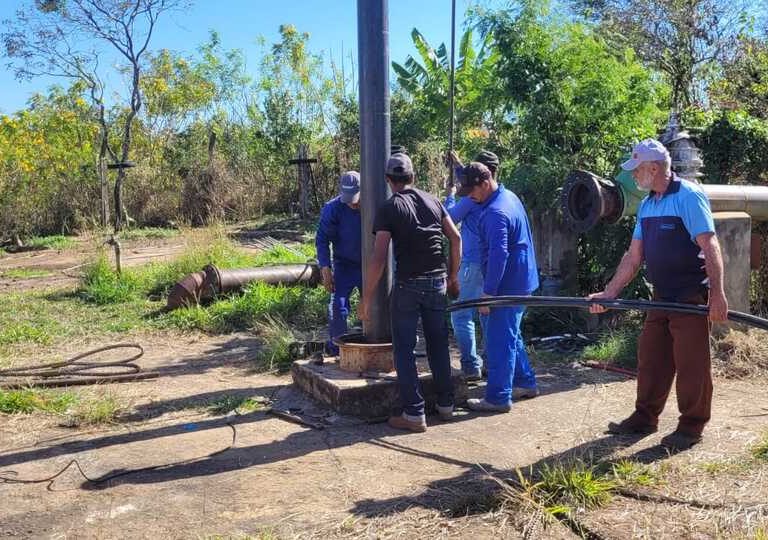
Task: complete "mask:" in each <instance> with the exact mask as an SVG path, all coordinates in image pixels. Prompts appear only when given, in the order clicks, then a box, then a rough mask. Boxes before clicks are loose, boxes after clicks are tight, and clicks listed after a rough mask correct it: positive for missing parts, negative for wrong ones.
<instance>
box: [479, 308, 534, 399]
mask: <svg viewBox="0 0 768 540" xmlns="http://www.w3.org/2000/svg"><path fill="white" fill-rule="evenodd" d="M523 313H525V307H522V306H514V307H493V308H491V313H490V315H488V324H487V325H486V336H485V344H486V345H485V351H486V356H487V367H488V385H487V386H486V387H485V400H486V401H488V402H489V403H493V404H494V405H503V404H506V403H509V402H511V401H512V387H513V386H515V387H519V388H535V387H536V375H535V374H534V372H533V369H532V368H531V364H530V362H529V360H528V354H527V353H526V352H525V342H524V341H523V336H522V334H521V332H520V323H521V322H522V320H523Z"/></svg>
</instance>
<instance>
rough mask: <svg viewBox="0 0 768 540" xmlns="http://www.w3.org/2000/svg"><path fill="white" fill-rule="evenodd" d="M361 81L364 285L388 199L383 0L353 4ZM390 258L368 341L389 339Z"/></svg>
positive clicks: (366, 327)
mask: <svg viewBox="0 0 768 540" xmlns="http://www.w3.org/2000/svg"><path fill="white" fill-rule="evenodd" d="M357 47H358V65H359V78H358V80H359V81H360V83H359V87H360V207H361V208H360V211H361V213H362V227H363V231H362V233H363V234H362V238H363V240H362V243H363V245H362V252H363V286H365V283H366V282H367V280H368V279H369V277H368V276H367V275H366V274H367V267H368V261H370V260H371V258H372V257H373V243H374V235H373V234H372V232H373V219H374V217H375V215H376V210H377V209H378V208H379V206H381V204H382V203H383V202H384V201H386V200H387V199H388V198H389V196H390V195H391V193H390V190H389V186H388V185H387V183H386V180H385V178H384V171H385V169H386V166H387V160H388V159H389V146H390V116H389V7H388V0H357ZM391 290H392V254H391V250H390V255H389V261H388V263H387V267H386V269H385V271H384V275H383V276H382V278H381V281H380V282H379V286H378V288H377V289H376V293H375V295H374V297H373V298H372V299H371V312H370V313H371V317H370V320H368V321H366V322H365V323H364V325H363V332H364V334H365V337H366V339H367V341H368V342H369V343H383V342H389V341H390V340H391V335H392V332H391V326H390V320H389V294H390V291H391Z"/></svg>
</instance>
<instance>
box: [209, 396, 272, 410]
mask: <svg viewBox="0 0 768 540" xmlns="http://www.w3.org/2000/svg"><path fill="white" fill-rule="evenodd" d="M265 408H266V405H265V400H264V399H261V398H259V397H248V396H238V395H225V396H222V397H220V398H217V399H215V400H213V401H211V402H210V403H208V404H207V405H206V409H208V412H209V413H210V414H213V415H222V414H228V413H230V412H232V411H235V412H237V413H238V414H247V413H250V412H255V411H261V410H264V409H265Z"/></svg>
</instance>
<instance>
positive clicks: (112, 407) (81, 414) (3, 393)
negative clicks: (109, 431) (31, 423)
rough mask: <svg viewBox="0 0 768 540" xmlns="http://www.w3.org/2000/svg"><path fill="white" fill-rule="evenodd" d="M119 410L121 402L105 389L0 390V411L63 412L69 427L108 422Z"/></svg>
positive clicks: (8, 412) (22, 412)
mask: <svg viewBox="0 0 768 540" xmlns="http://www.w3.org/2000/svg"><path fill="white" fill-rule="evenodd" d="M122 410H123V405H122V403H121V401H120V400H119V399H118V398H117V397H116V396H114V395H113V394H111V393H109V392H105V393H99V394H95V395H92V396H83V395H82V394H78V393H75V392H71V391H63V392H62V391H56V390H48V389H43V388H34V387H30V388H24V389H21V390H2V389H0V413H3V414H33V413H37V412H43V413H49V414H58V415H66V416H67V417H68V420H69V421H68V425H69V426H70V427H74V426H81V425H99V424H108V423H112V422H114V421H115V418H116V417H117V416H118V414H119V413H120V412H122Z"/></svg>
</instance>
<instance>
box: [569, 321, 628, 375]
mask: <svg viewBox="0 0 768 540" xmlns="http://www.w3.org/2000/svg"><path fill="white" fill-rule="evenodd" d="M637 339H638V330H637V328H635V327H630V328H620V329H616V330H609V331H608V332H606V333H605V334H603V335H602V336H601V337H600V339H599V340H598V342H597V343H596V344H594V345H589V346H587V347H586V348H585V349H584V352H583V353H582V357H583V358H584V359H585V360H593V361H595V362H602V363H606V364H618V365H621V366H626V367H635V366H636V365H637Z"/></svg>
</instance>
